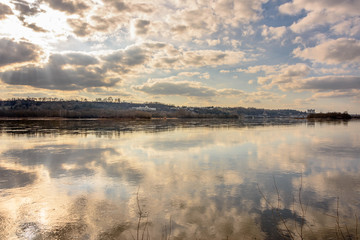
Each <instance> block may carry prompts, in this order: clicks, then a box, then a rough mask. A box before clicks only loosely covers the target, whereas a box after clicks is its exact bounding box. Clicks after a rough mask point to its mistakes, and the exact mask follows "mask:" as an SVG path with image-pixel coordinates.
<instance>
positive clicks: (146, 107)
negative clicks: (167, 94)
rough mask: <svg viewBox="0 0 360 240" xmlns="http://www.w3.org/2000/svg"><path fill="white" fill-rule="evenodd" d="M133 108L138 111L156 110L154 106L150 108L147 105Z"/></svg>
mask: <svg viewBox="0 0 360 240" xmlns="http://www.w3.org/2000/svg"><path fill="white" fill-rule="evenodd" d="M133 109H135V110H139V111H156V108H150V107H148V106H145V107H133Z"/></svg>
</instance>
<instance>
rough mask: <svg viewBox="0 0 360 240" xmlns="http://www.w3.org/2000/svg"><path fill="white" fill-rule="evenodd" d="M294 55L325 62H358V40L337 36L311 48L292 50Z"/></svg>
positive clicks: (359, 42) (359, 44) (359, 53)
mask: <svg viewBox="0 0 360 240" xmlns="http://www.w3.org/2000/svg"><path fill="white" fill-rule="evenodd" d="M293 54H294V56H295V57H299V58H302V59H309V60H313V61H315V62H321V63H327V64H341V63H357V64H358V63H360V41H359V40H356V39H347V38H339V39H336V40H329V41H327V42H323V43H321V44H319V45H317V46H315V47H312V48H305V49H303V50H301V49H300V48H297V49H295V50H294V51H293Z"/></svg>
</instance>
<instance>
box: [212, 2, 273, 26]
mask: <svg viewBox="0 0 360 240" xmlns="http://www.w3.org/2000/svg"><path fill="white" fill-rule="evenodd" d="M266 2H267V0H243V1H237V0H219V1H214V3H213V8H214V10H215V13H216V15H218V16H220V18H222V20H223V21H224V22H225V23H226V24H231V25H233V26H237V25H238V24H239V23H240V22H242V23H248V22H251V21H256V20H259V19H260V18H261V13H262V4H264V3H266Z"/></svg>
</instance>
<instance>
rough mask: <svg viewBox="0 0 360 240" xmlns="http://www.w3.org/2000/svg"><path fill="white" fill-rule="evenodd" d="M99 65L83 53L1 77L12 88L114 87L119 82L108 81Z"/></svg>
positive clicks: (8, 73) (67, 88)
mask: <svg viewBox="0 0 360 240" xmlns="http://www.w3.org/2000/svg"><path fill="white" fill-rule="evenodd" d="M97 63H98V60H97V59H96V58H94V57H92V56H89V55H85V54H83V53H80V54H79V53H68V54H63V55H61V54H53V55H51V56H50V57H49V62H48V63H47V64H46V65H45V66H43V67H36V66H33V65H29V66H25V67H21V68H17V69H14V70H8V71H5V72H2V73H1V74H0V76H1V79H2V81H3V82H5V83H7V84H10V85H27V86H33V87H36V88H45V89H56V90H80V89H85V88H90V87H103V86H106V87H111V86H114V85H115V84H116V82H117V81H119V79H113V78H110V77H108V76H107V75H106V70H104V69H103V68H101V67H99V66H97V65H96V64H97Z"/></svg>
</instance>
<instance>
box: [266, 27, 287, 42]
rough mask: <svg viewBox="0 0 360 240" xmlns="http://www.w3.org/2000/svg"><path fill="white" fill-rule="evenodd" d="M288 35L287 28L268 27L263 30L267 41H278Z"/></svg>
mask: <svg viewBox="0 0 360 240" xmlns="http://www.w3.org/2000/svg"><path fill="white" fill-rule="evenodd" d="M285 33H286V27H285V26H281V27H268V26H266V25H264V26H263V30H262V32H261V35H262V36H263V37H264V38H265V39H266V40H278V39H281V38H282V37H283V36H284V34H285Z"/></svg>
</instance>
